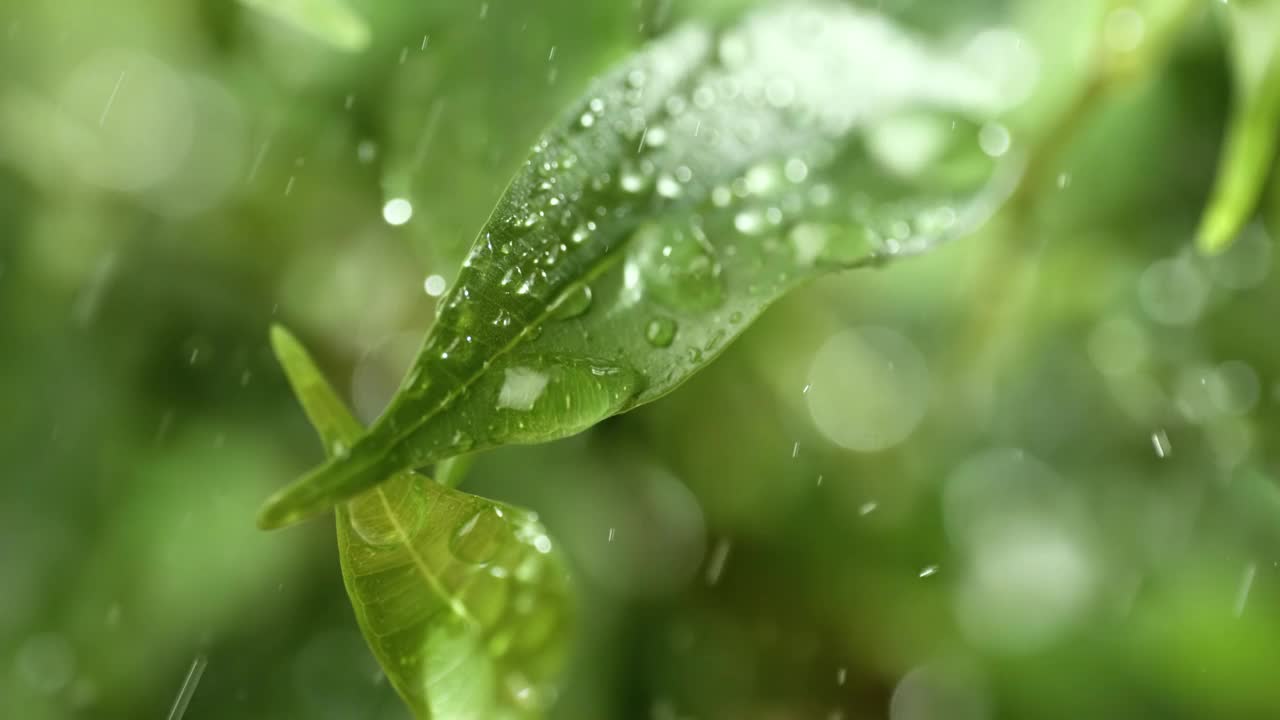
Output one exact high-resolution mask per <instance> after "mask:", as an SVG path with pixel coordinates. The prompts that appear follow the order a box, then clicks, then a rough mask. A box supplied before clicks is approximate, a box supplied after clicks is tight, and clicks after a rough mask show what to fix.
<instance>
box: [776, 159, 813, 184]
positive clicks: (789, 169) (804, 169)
mask: <svg viewBox="0 0 1280 720" xmlns="http://www.w3.org/2000/svg"><path fill="white" fill-rule="evenodd" d="M782 172H783V174H784V175H786V176H787V180H789V181H791V182H793V183H802V182H804V180H805V178H807V177H809V166H808V165H805V164H804V161H803V160H801V159H800V158H791V159H790V160H788V161H787V165H786V167H785V168H783V171H782Z"/></svg>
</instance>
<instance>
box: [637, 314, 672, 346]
mask: <svg viewBox="0 0 1280 720" xmlns="http://www.w3.org/2000/svg"><path fill="white" fill-rule="evenodd" d="M644 339H645V340H648V341H649V344H650V345H652V346H654V347H660V348H664V347H670V346H671V342H672V341H673V340H675V339H676V322H675V321H674V320H672V319H670V318H654V319H652V320H650V321H649V324H648V325H647V326H645V329H644Z"/></svg>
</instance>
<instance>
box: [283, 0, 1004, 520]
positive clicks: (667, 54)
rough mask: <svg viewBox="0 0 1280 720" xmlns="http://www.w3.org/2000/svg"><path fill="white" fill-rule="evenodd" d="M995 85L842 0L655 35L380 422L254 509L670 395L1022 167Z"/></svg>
mask: <svg viewBox="0 0 1280 720" xmlns="http://www.w3.org/2000/svg"><path fill="white" fill-rule="evenodd" d="M997 88H998V83H997V82H995V81H994V79H992V78H989V77H988V76H987V75H986V74H984V73H983V72H980V71H979V70H978V69H977V68H974V67H970V66H968V65H966V64H965V63H963V62H961V61H960V60H958V59H956V58H953V57H949V56H947V55H944V54H943V53H941V52H937V51H934V50H931V49H929V48H928V47H926V46H925V45H924V44H923V43H922V42H921V41H920V40H918V39H916V38H914V37H912V36H911V35H909V34H906V33H904V32H902V31H900V30H898V29H896V28H895V27H894V26H893V25H892V24H890V23H889V22H888V21H886V20H884V19H883V18H881V17H879V16H877V15H874V14H869V13H866V12H863V11H859V10H855V9H853V8H850V7H847V6H843V5H809V4H803V5H799V6H790V7H785V8H773V9H767V10H761V11H758V12H755V13H752V14H749V15H747V16H746V17H745V18H744V19H742V20H741V21H740V22H738V23H737V24H735V25H733V26H732V27H729V28H727V29H722V30H712V29H708V28H706V27H702V26H692V27H685V28H683V29H679V30H677V31H674V32H673V33H671V34H669V35H668V36H666V37H664V38H662V39H659V40H657V41H655V42H654V43H653V44H652V45H651V46H649V47H648V48H647V49H645V50H643V51H642V52H639V53H638V54H636V55H635V57H634V58H632V59H631V60H630V61H629V62H627V63H626V64H625V65H624V66H623V67H620V68H618V69H616V70H615V71H613V72H611V73H609V74H608V75H607V76H605V77H603V78H602V79H601V80H599V81H598V82H596V83H595V85H594V87H592V88H591V89H590V90H589V91H588V92H587V93H586V94H585V95H584V96H583V98H582V99H581V101H580V102H579V103H577V104H576V105H575V106H574V107H573V108H572V109H570V110H569V112H568V113H566V114H565V116H564V117H563V118H562V119H561V120H560V122H558V123H556V124H555V126H554V127H553V128H552V129H551V130H550V131H549V132H547V133H546V135H545V136H544V138H543V139H542V140H541V141H540V142H539V143H538V144H537V145H536V146H534V148H533V154H532V156H531V157H530V158H529V160H528V163H527V164H526V166H525V167H524V169H523V170H521V171H520V173H519V174H518V175H517V176H516V178H515V179H514V180H513V181H512V184H511V186H510V188H508V190H507V192H506V194H505V195H504V196H503V198H502V200H501V201H500V202H499V203H498V206H497V208H496V209H495V210H494V212H493V215H492V217H491V218H490V220H489V222H488V223H487V224H486V225H485V227H484V229H483V230H482V231H481V233H480V236H479V238H478V239H477V241H476V243H475V246H474V247H473V249H472V251H471V253H470V255H469V256H468V258H467V259H466V261H465V262H464V263H463V267H462V270H461V272H460V273H459V275H458V278H457V281H456V282H455V283H454V285H453V287H452V289H451V291H450V292H449V294H448V295H447V296H446V298H445V299H444V301H443V302H442V304H441V306H440V311H439V316H438V319H437V322H436V324H435V327H434V328H433V329H432V332H431V333H430V335H429V336H428V337H427V339H426V342H425V345H424V346H423V349H422V352H421V354H420V356H419V357H418V359H417V361H416V363H415V364H414V366H413V368H412V369H411V370H410V372H409V373H408V376H407V377H406V379H405V381H404V383H403V384H402V386H401V388H400V390H399V392H398V393H397V395H396V396H395V398H394V399H393V400H392V402H391V406H390V407H389V408H388V410H387V411H386V412H385V413H384V414H383V416H382V417H381V418H380V419H379V420H378V422H377V423H376V424H375V425H374V427H373V428H372V429H371V430H370V432H369V433H368V434H367V435H365V436H363V437H362V438H361V439H360V440H359V441H358V442H356V443H354V444H353V445H352V446H351V447H350V448H348V449H347V450H346V452H343V453H341V454H340V455H338V456H337V457H335V458H333V459H332V460H330V461H329V462H328V463H327V464H326V465H324V466H322V467H321V468H319V469H318V470H316V471H314V472H312V473H311V474H309V475H307V476H305V477H304V478H302V479H301V480H300V481H298V482H297V483H295V484H294V485H292V486H290V487H288V488H286V489H285V490H284V491H282V492H281V493H279V494H277V495H276V496H275V497H273V498H272V499H271V500H270V501H269V502H268V504H267V506H266V507H265V508H264V510H263V513H262V515H261V517H260V523H261V524H262V525H263V526H264V527H277V526H281V525H285V524H288V523H291V522H295V521H297V520H299V519H301V518H303V517H305V516H307V515H310V514H313V513H317V512H320V511H323V510H324V509H326V508H327V507H329V506H330V505H332V504H334V503H335V502H338V501H340V500H342V499H344V498H347V497H350V496H352V495H353V494H355V493H358V492H360V491H362V490H364V489H367V488H369V487H371V486H372V485H374V484H375V483H378V482H380V481H382V480H383V479H385V478H387V477H389V476H390V475H391V474H392V473H394V472H396V471H398V470H403V469H406V468H412V467H421V466H424V465H428V464H431V463H433V462H437V461H439V460H441V459H444V458H448V457H451V456H454V455H458V454H460V453H464V452H468V451H473V450H478V449H483V448H489V447H494V446H498V445H502V444H508V443H534V442H541V441H547V440H551V439H555V438H560V437H564V436H567V435H570V434H573V433H577V432H579V431H581V430H583V429H585V428H588V427H590V426H591V425H593V424H595V423H597V422H599V421H600V420H602V419H604V418H606V417H609V416H610V415H614V414H616V413H620V412H624V411H626V410H628V409H630V408H633V407H635V406H637V405H640V404H642V403H646V402H649V401H651V400H653V399H655V398H657V397H659V396H661V395H663V394H664V393H667V392H669V391H670V390H672V389H673V388H674V387H676V386H677V385H678V384H680V383H681V382H683V381H684V380H686V379H687V378H688V377H689V376H690V375H691V374H692V373H693V372H695V371H696V370H698V369H699V368H702V367H704V366H705V365H706V364H707V363H708V362H710V361H711V360H712V359H713V358H714V357H715V356H717V355H718V354H719V353H720V352H721V351H723V350H724V348H725V347H726V346H727V345H728V344H729V342H730V341H732V340H733V339H734V338H735V337H736V336H737V335H738V334H740V333H741V332H742V331H743V330H744V329H745V328H746V327H747V326H748V325H750V324H751V322H752V321H753V320H754V319H755V318H756V317H757V316H758V315H759V314H760V313H761V312H762V311H763V310H764V309H765V308H766V307H767V306H768V305H769V304H770V303H772V302H773V301H775V300H776V299H777V298H779V297H780V296H781V295H783V294H784V293H785V292H787V291H788V290H790V289H792V288H794V287H796V286H797V285H799V284H801V283H803V282H805V281H807V280H809V279H811V278H813V277H815V276H818V275H820V274H822V273H825V272H829V271H832V270H836V269H841V268H849V267H858V266H864V265H871V264H875V263H877V262H879V261H883V260H885V259H887V258H890V257H893V256H897V255H905V254H911V253H915V252H919V251H921V250H923V249H926V248H928V247H930V246H932V245H933V244H935V243H937V242H939V241H940V240H943V239H946V238H949V237H952V236H954V235H956V234H958V233H962V232H965V231H966V230H968V229H970V228H972V227H973V225H974V224H976V223H977V222H979V221H980V220H981V219H983V218H984V217H985V216H986V215H987V214H988V213H989V212H990V211H991V209H992V208H993V206H994V205H995V204H996V203H997V202H998V200H999V199H1000V198H1001V197H1002V196H1003V194H1004V193H1005V192H1006V190H1007V189H1008V186H1009V185H1010V184H1011V182H1010V176H1012V175H1014V174H1015V173H1014V172H1012V169H1011V168H1012V166H1015V165H1016V163H1015V162H1013V160H1012V158H1013V157H1014V156H1015V155H1016V152H1009V151H1008V148H1009V136H1008V133H1007V131H1006V130H1005V129H1004V128H1003V127H1002V126H999V125H996V124H984V120H985V119H986V118H988V117H990V116H992V115H994V114H995V113H997V112H999V111H1000V110H1001V109H1002V107H1003V104H1004V98H1003V97H1002V96H1001V95H1000V92H999V91H998V89H997ZM980 147H981V148H983V149H985V151H986V152H984V151H983V150H981V149H980ZM991 156H999V157H1001V158H1002V160H1003V162H996V161H994V160H993V159H992V157H991Z"/></svg>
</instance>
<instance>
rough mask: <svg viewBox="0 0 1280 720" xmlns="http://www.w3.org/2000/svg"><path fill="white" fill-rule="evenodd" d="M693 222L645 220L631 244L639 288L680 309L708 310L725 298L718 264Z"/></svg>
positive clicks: (708, 244)
mask: <svg viewBox="0 0 1280 720" xmlns="http://www.w3.org/2000/svg"><path fill="white" fill-rule="evenodd" d="M701 233H702V231H701V228H699V227H698V226H696V225H687V226H672V225H659V224H652V223H651V224H647V225H644V226H642V227H641V228H640V229H639V230H637V231H636V234H635V236H634V240H633V242H632V244H631V248H632V252H633V253H634V255H633V258H634V263H635V265H636V267H637V269H638V271H639V275H640V278H641V279H642V280H643V283H642V284H643V288H642V290H641V291H642V292H644V293H648V294H650V295H652V297H653V298H654V299H656V300H657V301H658V302H661V303H663V304H666V305H667V306H669V307H673V308H677V309H681V310H709V309H711V308H714V307H717V306H719V305H720V303H721V302H722V301H723V299H724V288H723V285H722V282H721V278H720V272H721V267H720V264H719V263H718V262H716V261H715V259H714V258H713V257H712V256H711V255H710V254H709V251H710V243H709V242H707V240H706V238H705V237H704V236H703V235H702V234H701Z"/></svg>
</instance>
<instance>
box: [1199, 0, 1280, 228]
mask: <svg viewBox="0 0 1280 720" xmlns="http://www.w3.org/2000/svg"><path fill="white" fill-rule="evenodd" d="M1223 12H1225V13H1226V15H1227V20H1228V29H1229V31H1230V32H1229V35H1228V38H1229V45H1230V48H1231V66H1232V76H1233V80H1234V91H1235V98H1234V107H1233V108H1232V111H1231V119H1230V121H1229V124H1228V127H1227V137H1226V143H1225V145H1224V146H1223V150H1222V157H1221V159H1220V161H1219V163H1218V175H1217V178H1216V180H1215V183H1214V188H1213V194H1212V196H1211V197H1210V198H1209V205H1208V207H1207V208H1206V209H1205V212H1204V216H1203V217H1202V218H1201V221H1200V228H1199V231H1198V233H1197V238H1196V241H1197V244H1198V245H1199V247H1200V248H1201V250H1203V251H1205V252H1210V253H1213V252H1220V251H1222V250H1225V249H1226V248H1227V247H1229V246H1230V244H1231V242H1232V241H1233V240H1234V239H1235V237H1236V235H1237V234H1238V233H1239V232H1240V228H1242V227H1244V224H1245V223H1246V222H1248V220H1249V217H1250V216H1251V215H1252V214H1253V211H1254V208H1255V207H1257V204H1258V197H1259V196H1260V195H1261V193H1262V187H1263V185H1264V184H1265V183H1266V180H1267V175H1268V174H1269V173H1270V171H1271V167H1272V165H1273V164H1274V163H1275V159H1276V139H1277V137H1278V136H1280V0H1235V1H1233V2H1231V3H1229V4H1227V5H1226V6H1225V7H1224V8H1223Z"/></svg>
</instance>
